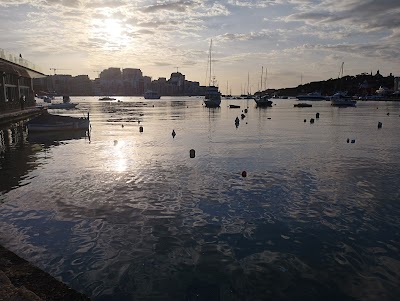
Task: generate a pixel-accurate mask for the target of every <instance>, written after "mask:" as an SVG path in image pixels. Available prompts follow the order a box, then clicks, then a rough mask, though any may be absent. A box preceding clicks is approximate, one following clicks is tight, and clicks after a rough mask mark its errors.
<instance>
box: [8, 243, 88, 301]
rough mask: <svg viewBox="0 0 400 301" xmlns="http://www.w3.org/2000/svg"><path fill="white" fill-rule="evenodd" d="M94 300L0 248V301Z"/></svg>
mask: <svg viewBox="0 0 400 301" xmlns="http://www.w3.org/2000/svg"><path fill="white" fill-rule="evenodd" d="M50 300H51V301H90V300H91V299H90V298H88V297H87V296H85V295H84V294H82V293H79V292H77V291H75V290H73V289H71V288H70V287H68V286H67V285H66V284H64V283H62V282H61V281H58V280H57V279H55V278H54V277H52V276H51V275H49V274H48V273H46V272H44V271H42V270H40V269H39V268H37V267H35V266H34V265H32V264H31V263H29V262H28V261H26V260H24V259H22V258H21V257H19V256H17V255H16V254H14V253H13V252H11V251H9V250H7V249H5V248H4V247H2V246H0V301H50Z"/></svg>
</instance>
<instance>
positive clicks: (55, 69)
mask: <svg viewBox="0 0 400 301" xmlns="http://www.w3.org/2000/svg"><path fill="white" fill-rule="evenodd" d="M50 70H54V75H56V71H57V70H71V69H59V68H50Z"/></svg>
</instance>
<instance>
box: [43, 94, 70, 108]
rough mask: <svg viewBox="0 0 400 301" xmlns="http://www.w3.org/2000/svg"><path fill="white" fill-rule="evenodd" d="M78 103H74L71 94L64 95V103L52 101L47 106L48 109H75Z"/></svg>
mask: <svg viewBox="0 0 400 301" xmlns="http://www.w3.org/2000/svg"><path fill="white" fill-rule="evenodd" d="M77 105H78V104H77V103H72V102H71V99H70V97H69V96H63V102H62V103H51V104H49V105H48V106H47V108H48V109H74V108H75V107H76V106H77Z"/></svg>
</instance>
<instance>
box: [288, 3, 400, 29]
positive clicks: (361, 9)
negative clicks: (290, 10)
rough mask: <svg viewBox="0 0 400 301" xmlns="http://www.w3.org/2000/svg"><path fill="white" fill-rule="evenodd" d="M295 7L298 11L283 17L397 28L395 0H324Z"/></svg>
mask: <svg viewBox="0 0 400 301" xmlns="http://www.w3.org/2000/svg"><path fill="white" fill-rule="evenodd" d="M297 9H298V10H299V11H298V12H296V13H294V14H291V15H289V16H287V17H286V18H285V20H286V21H302V22H305V23H307V24H309V25H318V26H319V25H320V24H321V23H325V24H334V25H337V26H342V27H346V26H353V27H354V28H355V29H356V30H357V28H358V30H359V31H360V32H361V30H363V31H364V32H365V31H378V30H379V31H381V30H396V29H399V28H400V20H399V18H398V16H399V15H400V1H398V0H379V1H378V0H363V1H359V0H358V1H356V0H325V1H321V2H320V3H319V4H318V5H316V6H315V7H314V8H313V9H312V10H307V11H304V10H303V9H302V8H301V7H298V8H297ZM316 23H317V24H316Z"/></svg>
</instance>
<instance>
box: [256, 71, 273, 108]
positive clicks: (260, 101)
mask: <svg viewBox="0 0 400 301" xmlns="http://www.w3.org/2000/svg"><path fill="white" fill-rule="evenodd" d="M263 69H264V67H261V90H262V88H263ZM254 101H255V102H256V104H257V107H272V100H270V95H269V94H268V93H265V94H261V91H260V94H259V96H258V97H256V98H254Z"/></svg>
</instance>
